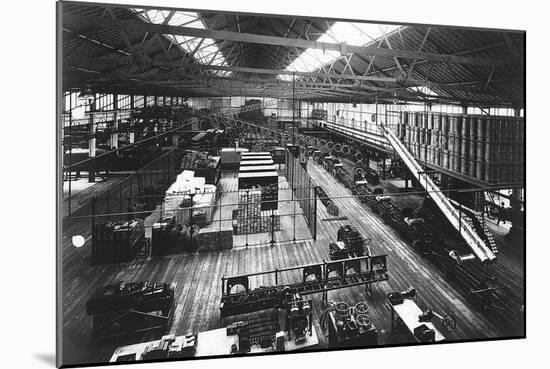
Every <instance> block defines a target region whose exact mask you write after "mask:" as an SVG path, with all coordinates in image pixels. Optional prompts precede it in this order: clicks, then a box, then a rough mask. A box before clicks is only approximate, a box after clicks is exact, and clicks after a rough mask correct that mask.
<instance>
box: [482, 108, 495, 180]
mask: <svg viewBox="0 0 550 369" xmlns="http://www.w3.org/2000/svg"><path fill="white" fill-rule="evenodd" d="M492 132H494V122H493V120H492V119H490V118H487V119H486V120H485V131H484V132H483V137H484V139H485V152H484V154H485V155H484V159H485V160H484V165H485V181H486V182H491V181H492V180H493V173H494V164H492V163H491V161H492V160H493V156H494V153H493V150H494V146H493V139H492V137H491V133H492Z"/></svg>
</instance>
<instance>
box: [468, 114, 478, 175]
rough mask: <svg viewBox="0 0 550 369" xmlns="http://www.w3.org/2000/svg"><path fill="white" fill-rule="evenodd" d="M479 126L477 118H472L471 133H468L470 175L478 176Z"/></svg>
mask: <svg viewBox="0 0 550 369" xmlns="http://www.w3.org/2000/svg"><path fill="white" fill-rule="evenodd" d="M476 128H477V118H475V117H471V118H470V133H469V135H468V143H469V145H470V149H469V163H470V164H469V166H468V175H469V176H470V177H474V178H475V177H476V160H477V147H476V137H477V135H476V132H477V130H476Z"/></svg>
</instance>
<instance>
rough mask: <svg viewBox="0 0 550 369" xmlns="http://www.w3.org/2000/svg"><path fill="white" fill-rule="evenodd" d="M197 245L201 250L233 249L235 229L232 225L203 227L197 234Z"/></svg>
mask: <svg viewBox="0 0 550 369" xmlns="http://www.w3.org/2000/svg"><path fill="white" fill-rule="evenodd" d="M197 246H198V251H199V252H210V251H218V250H228V249H231V248H233V229H231V227H223V228H220V229H205V228H201V229H200V230H199V233H198V234H197Z"/></svg>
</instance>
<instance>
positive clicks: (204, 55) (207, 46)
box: [134, 9, 231, 76]
mask: <svg viewBox="0 0 550 369" xmlns="http://www.w3.org/2000/svg"><path fill="white" fill-rule="evenodd" d="M134 11H135V12H136V13H138V14H139V15H140V16H141V17H142V18H143V19H145V20H146V21H147V22H151V23H155V24H163V23H164V22H165V21H166V20H167V18H168V22H167V24H168V25H170V26H184V27H191V28H200V29H206V26H205V24H204V22H203V21H202V19H201V18H200V16H199V14H198V13H195V12H183V11H175V12H174V13H173V14H172V16H171V17H170V11H168V10H155V9H151V10H143V9H134ZM165 36H166V37H168V38H169V39H172V40H174V41H175V42H176V43H177V44H178V45H179V46H180V48H181V49H182V50H183V51H185V52H186V53H189V54H191V53H194V54H193V57H194V59H195V60H196V61H197V62H198V63H200V64H205V65H207V64H209V63H210V64H211V65H221V66H227V62H226V60H225V57H224V56H223V54H222V53H221V52H219V48H218V45H217V43H216V41H215V40H213V39H210V38H205V39H201V38H197V37H191V36H181V35H165ZM199 45H200V46H199ZM214 56H215V57H214ZM212 73H214V74H216V75H224V76H226V75H230V74H231V72H228V71H223V70H217V71H216V70H213V71H212Z"/></svg>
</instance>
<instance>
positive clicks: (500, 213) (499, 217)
mask: <svg viewBox="0 0 550 369" xmlns="http://www.w3.org/2000/svg"><path fill="white" fill-rule="evenodd" d="M504 213H505V208H504V202H501V203H500V209H498V214H497V225H499V224H500V222H501V221H502V224H506V219H505V218H504Z"/></svg>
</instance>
